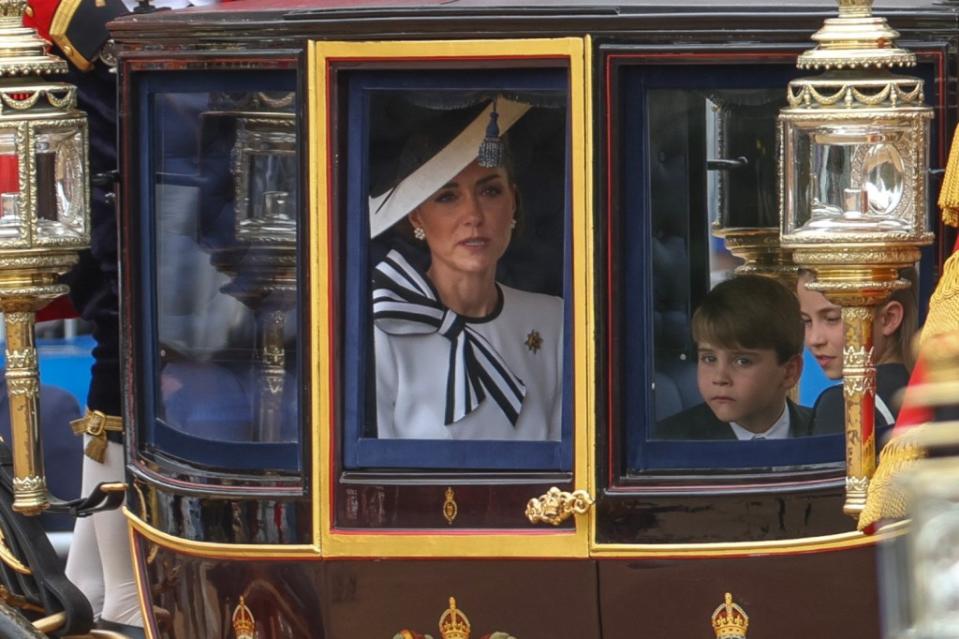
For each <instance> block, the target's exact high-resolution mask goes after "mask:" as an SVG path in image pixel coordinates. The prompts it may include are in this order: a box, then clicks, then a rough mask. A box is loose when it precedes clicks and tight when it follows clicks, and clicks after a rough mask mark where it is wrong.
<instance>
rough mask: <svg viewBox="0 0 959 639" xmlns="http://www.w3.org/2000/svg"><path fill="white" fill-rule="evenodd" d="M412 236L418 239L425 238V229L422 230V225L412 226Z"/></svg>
mask: <svg viewBox="0 0 959 639" xmlns="http://www.w3.org/2000/svg"><path fill="white" fill-rule="evenodd" d="M413 237H415V238H416V239H418V240H425V239H426V231H424V230H423V227H422V226H416V227H413Z"/></svg>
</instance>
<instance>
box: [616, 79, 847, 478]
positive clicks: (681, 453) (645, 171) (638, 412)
mask: <svg viewBox="0 0 959 639" xmlns="http://www.w3.org/2000/svg"><path fill="white" fill-rule="evenodd" d="M793 73H795V71H794V69H792V68H791V67H790V66H788V65H785V64H784V65H764V66H762V67H750V74H749V77H744V76H743V75H742V74H741V73H740V72H737V71H736V70H735V69H734V68H731V67H730V68H725V67H724V68H722V69H716V68H712V67H709V68H706V67H695V66H690V67H677V66H669V67H664V66H631V67H625V66H624V67H622V68H621V75H620V76H619V77H620V79H621V81H622V88H623V91H622V102H621V108H622V109H623V110H622V113H621V115H620V117H619V120H618V121H619V122H620V123H621V125H620V126H621V127H622V131H621V135H620V139H622V140H624V141H629V142H628V144H623V146H622V147H621V149H620V155H619V157H620V158H621V165H620V167H621V168H620V169H619V170H620V173H619V174H620V175H621V177H622V184H621V187H620V190H619V191H618V192H617V193H616V195H614V198H616V197H618V201H619V202H620V203H621V205H620V207H621V211H622V219H621V220H620V221H618V222H615V223H614V224H618V228H619V230H620V232H619V233H614V237H618V238H620V239H619V242H618V246H616V245H615V244H614V246H613V248H612V250H613V251H614V254H616V255H618V260H619V262H618V263H619V265H620V266H619V268H620V269H622V270H623V271H622V272H623V273H624V276H623V278H622V280H623V281H632V282H638V283H641V285H640V286H636V287H631V288H630V290H628V291H625V290H623V291H620V292H619V294H620V296H619V298H618V299H617V294H616V293H615V292H613V293H612V294H611V295H612V297H613V299H614V304H618V305H619V312H618V313H617V314H614V320H613V330H612V331H611V335H613V336H614V339H615V336H619V338H620V339H621V340H622V344H625V345H627V347H626V349H625V351H624V352H625V353H627V354H628V355H627V357H624V358H623V360H622V364H621V367H622V368H621V370H622V373H623V374H624V379H625V384H624V385H623V386H624V387H625V388H632V389H637V388H645V389H646V392H644V393H641V392H636V393H633V392H631V393H622V394H621V396H620V403H619V406H620V407H621V411H622V412H621V415H622V416H623V418H624V421H623V423H624V424H625V425H626V429H627V436H626V440H625V442H626V445H625V451H624V452H625V455H624V458H625V461H626V467H627V470H628V472H629V473H633V474H635V473H643V472H647V471H654V470H668V469H676V470H680V469H691V468H711V469H717V468H725V469H730V470H733V471H741V470H744V469H767V468H769V467H770V466H777V467H782V466H804V465H810V464H823V463H832V462H839V461H840V460H842V458H843V457H842V456H843V449H842V439H841V436H840V435H839V434H838V433H837V432H836V431H832V432H828V431H820V430H817V428H816V424H815V423H814V420H813V419H812V414H813V411H812V406H811V404H809V405H806V406H803V405H801V403H800V402H799V397H800V394H799V391H798V389H799V388H800V387H802V386H803V385H804V384H820V385H821V384H822V382H821V380H816V381H815V382H814V381H807V380H813V379H815V378H816V376H815V375H810V376H805V377H802V369H803V361H804V360H803V350H804V343H803V342H804V339H803V337H804V335H803V333H804V331H803V324H802V319H801V315H800V307H799V304H798V302H797V300H796V296H795V294H794V291H793V290H791V289H792V288H793V286H794V284H793V283H790V282H788V281H782V282H777V281H776V280H775V279H773V278H766V277H761V276H755V275H754V276H752V277H748V276H747V277H745V278H743V277H741V276H737V277H733V275H734V273H733V272H734V269H735V268H736V267H737V266H739V265H740V264H742V260H741V259H740V258H738V257H736V256H734V255H733V252H739V248H734V251H733V252H731V251H730V249H729V248H728V247H732V246H733V245H734V244H736V243H739V244H742V243H749V242H752V243H753V244H761V242H762V241H763V238H764V237H765V235H764V234H766V235H769V236H771V237H778V226H779V221H778V219H779V210H778V209H779V200H778V196H777V188H778V187H777V177H776V176H777V173H776V171H777V168H776V167H777V154H778V145H777V135H776V117H777V114H778V111H779V109H780V107H782V106H784V104H785V91H784V88H783V87H785V86H786V83H787V82H788V79H789V78H790V76H791V74H793ZM746 229H752V230H750V231H749V232H748V233H744V231H745V230H746ZM764 229H765V230H764ZM636 247H645V248H646V250H645V251H640V250H634V249H635V248H636ZM646 273H649V274H650V276H649V277H644V274H646ZM644 295H645V296H647V297H646V300H648V301H646V302H644V301H643V296H644ZM623 296H625V297H623ZM644 303H645V304H648V306H647V308H649V309H650V310H651V314H650V315H651V316H650V315H644V313H643V310H642V309H643V304H644ZM650 345H651V348H650V347H649V346H650ZM611 348H615V346H613V345H611ZM812 365H813V366H817V364H816V362H815V360H813V361H812ZM812 372H813V373H815V372H816V371H812ZM808 395H809V393H804V394H803V396H804V397H808ZM813 397H815V395H813Z"/></svg>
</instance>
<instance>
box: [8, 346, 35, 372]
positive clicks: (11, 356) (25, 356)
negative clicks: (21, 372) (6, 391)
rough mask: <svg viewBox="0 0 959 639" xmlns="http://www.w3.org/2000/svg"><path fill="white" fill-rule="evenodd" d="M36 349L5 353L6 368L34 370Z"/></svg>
mask: <svg viewBox="0 0 959 639" xmlns="http://www.w3.org/2000/svg"><path fill="white" fill-rule="evenodd" d="M36 366H37V349H35V348H25V349H23V350H16V351H7V368H8V369H11V368H36Z"/></svg>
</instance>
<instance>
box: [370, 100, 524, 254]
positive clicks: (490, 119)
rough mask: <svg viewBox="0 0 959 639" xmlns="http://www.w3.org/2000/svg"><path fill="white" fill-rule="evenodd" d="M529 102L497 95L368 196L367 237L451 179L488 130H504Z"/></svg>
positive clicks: (472, 156)
mask: <svg viewBox="0 0 959 639" xmlns="http://www.w3.org/2000/svg"><path fill="white" fill-rule="evenodd" d="M529 109H530V105H529V104H526V103H523V102H517V101H514V100H510V99H508V98H506V97H503V96H498V97H496V98H494V99H493V100H491V101H490V103H489V104H488V105H487V106H486V108H485V109H483V110H482V111H481V112H480V113H479V115H477V116H476V117H475V118H473V119H472V120H471V121H470V122H469V123H468V124H467V125H466V127H465V128H463V129H462V130H461V131H460V132H459V133H458V134H457V135H456V136H455V137H454V138H453V139H452V140H451V141H449V142H448V143H446V144H445V145H444V146H442V147H441V148H440V150H439V151H438V152H436V153H435V154H433V155H431V156H430V157H429V158H428V159H426V160H425V161H424V162H422V163H421V164H419V165H418V166H417V167H415V168H414V169H413V170H412V172H411V173H409V174H408V175H406V176H405V177H403V178H402V179H401V180H400V181H399V182H398V183H397V184H396V185H395V186H393V187H392V188H390V189H388V190H386V191H385V192H384V193H381V194H380V195H376V196H371V197H370V198H369V212H370V238H375V237H377V236H378V235H380V234H381V233H383V232H384V231H386V230H387V229H389V228H390V227H392V226H393V225H394V224H396V223H397V222H399V221H400V220H401V219H403V218H404V217H406V215H407V214H409V213H410V212H411V211H412V210H413V209H415V208H416V207H417V206H419V205H420V204H422V203H423V202H424V201H425V200H426V199H427V198H428V197H429V196H431V195H432V194H433V193H435V192H436V191H438V190H439V189H440V188H442V187H443V185H444V184H446V183H447V182H449V181H450V180H452V179H453V178H454V177H455V176H456V174H457V173H459V172H460V171H462V170H463V169H465V168H466V167H467V166H468V165H469V164H470V163H471V162H472V161H473V160H476V159H477V157H478V156H479V154H480V147H481V145H483V143H484V141H488V138H489V136H490V134H491V131H495V135H503V134H505V133H506V132H507V131H508V130H509V128H510V127H511V126H513V124H515V123H516V122H517V121H518V120H519V119H520V118H521V117H523V115H525V114H526V112H527V111H529Z"/></svg>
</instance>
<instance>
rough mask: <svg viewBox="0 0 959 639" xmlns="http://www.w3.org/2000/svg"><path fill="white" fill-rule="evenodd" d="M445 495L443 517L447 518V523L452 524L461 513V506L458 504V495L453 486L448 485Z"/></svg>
mask: <svg viewBox="0 0 959 639" xmlns="http://www.w3.org/2000/svg"><path fill="white" fill-rule="evenodd" d="M444 496H445V500H444V501H443V517H444V518H445V519H446V523H448V524H449V525H451V526H452V525H453V520H454V519H456V515H457V514H459V506H457V505H456V495H455V494H454V493H453V488H452V487H447V489H446V492H445V493H444Z"/></svg>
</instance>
